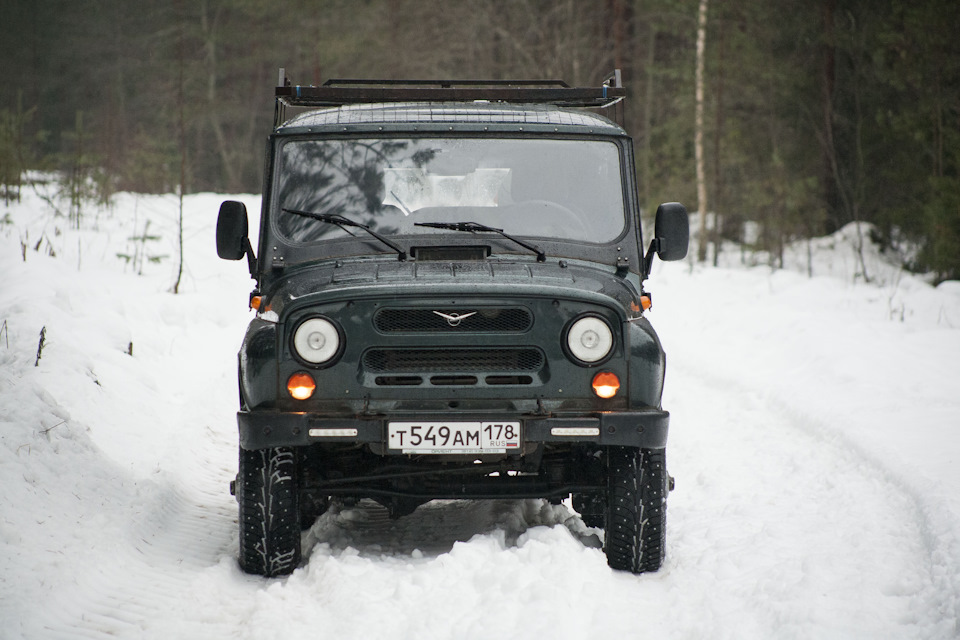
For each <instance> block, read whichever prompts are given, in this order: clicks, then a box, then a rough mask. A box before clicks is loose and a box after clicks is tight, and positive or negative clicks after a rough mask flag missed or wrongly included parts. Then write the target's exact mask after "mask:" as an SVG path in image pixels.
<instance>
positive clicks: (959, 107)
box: [0, 0, 960, 281]
mask: <svg viewBox="0 0 960 640" xmlns="http://www.w3.org/2000/svg"><path fill="white" fill-rule="evenodd" d="M702 5H705V6H702ZM701 8H705V9H706V13H705V18H706V21H705V23H703V24H704V26H705V31H704V36H705V40H704V42H705V48H704V57H703V60H704V66H703V75H702V78H703V86H704V92H703V100H702V103H701V104H702V110H701V113H702V115H703V119H702V122H703V127H702V130H703V149H704V153H703V162H702V166H703V168H704V171H702V172H701V173H702V178H703V181H704V183H705V186H706V193H707V194H709V195H708V203H709V204H708V206H707V210H708V211H709V212H710V215H709V216H708V217H707V218H708V220H709V221H710V222H711V225H710V228H711V231H710V238H709V239H710V240H711V242H712V247H711V250H710V252H709V253H707V254H705V255H704V256H702V257H705V258H706V259H710V257H711V256H716V253H717V251H718V250H719V249H720V247H722V246H723V244H722V241H723V240H730V241H735V242H738V243H740V246H741V247H744V249H745V252H744V254H743V255H745V256H746V255H752V256H757V255H762V256H764V258H763V259H764V260H766V261H768V262H770V263H771V264H773V265H774V266H776V265H778V264H780V263H782V259H783V249H784V247H785V245H786V244H788V243H790V242H793V241H796V240H799V239H804V238H812V237H816V236H821V235H824V234H828V233H831V232H833V231H835V230H837V229H839V228H841V227H843V226H844V225H846V224H848V223H850V222H864V223H870V224H869V226H866V225H865V226H864V228H865V229H866V230H867V231H865V232H864V233H870V234H871V235H872V239H873V240H874V241H875V242H878V243H880V244H881V245H882V246H883V247H884V248H885V249H887V250H889V251H890V252H891V253H894V254H895V255H897V256H898V258H899V259H900V260H901V261H902V263H903V264H904V265H905V266H906V267H907V268H910V269H914V270H918V271H923V272H927V273H932V274H934V279H935V280H936V281H940V280H944V279H956V278H960V38H958V37H957V36H956V34H957V31H958V29H960V3H958V2H956V0H708V1H705V0H461V1H453V0H435V1H428V0H320V1H317V0H314V1H312V2H311V1H308V0H291V1H288V2H283V3H277V2H267V1H264V0H137V1H135V2H130V1H129V0H39V1H31V2H27V1H25V0H0V77H2V82H0V190H2V196H3V198H4V199H7V200H10V199H15V198H18V197H19V193H20V192H21V190H22V189H27V188H30V184H29V180H27V177H28V176H30V175H35V174H32V173H30V172H31V171H44V172H50V171H59V172H60V173H61V178H60V182H61V184H62V185H63V187H62V188H63V189H64V195H63V201H64V202H67V203H68V206H67V207H66V208H67V209H68V210H67V211H65V212H63V215H69V216H70V217H71V219H72V220H75V221H76V222H77V224H79V221H80V218H81V217H82V215H83V205H84V202H90V201H91V200H107V199H109V197H110V195H111V194H112V193H114V192H116V191H120V190H124V191H134V192H143V193H170V192H179V193H191V192H199V191H216V192H221V193H241V192H247V193H257V192H259V190H260V188H261V180H262V176H261V172H262V168H263V151H264V141H265V138H266V135H267V134H268V133H269V131H270V127H271V124H272V118H273V88H274V86H275V85H276V81H277V73H278V68H280V67H284V68H286V70H287V75H288V77H290V78H292V79H293V81H294V83H296V84H315V83H320V82H323V81H325V80H327V79H329V78H393V79H397V78H450V79H469V78H494V79H529V78H562V79H564V80H566V81H568V82H569V83H570V84H572V85H576V86H584V85H588V86H596V85H599V83H600V82H601V81H602V79H603V78H604V76H605V75H606V74H608V73H609V72H610V71H611V70H612V69H614V68H620V69H622V72H623V79H624V84H625V86H626V88H627V92H628V97H627V99H626V101H625V102H624V103H623V107H622V114H621V115H622V120H623V123H624V124H625V126H626V128H627V130H628V131H629V132H630V133H631V135H633V137H634V140H635V145H636V154H637V173H638V184H639V190H640V199H641V202H642V203H643V206H644V213H645V215H650V214H651V213H652V211H653V209H654V208H655V206H656V204H657V203H658V202H661V201H672V200H679V201H681V202H684V203H686V204H687V205H688V208H690V209H691V210H692V211H695V210H696V209H697V207H698V202H699V201H698V190H697V163H696V161H695V155H696V154H695V144H694V139H695V114H696V112H697V111H698V109H697V100H696V92H695V81H696V78H697V73H696V66H697V65H696V62H697V55H696V49H697V36H698V25H699V24H700V23H699V22H698V20H699V16H700V10H701ZM211 215H212V214H211ZM0 222H2V221H0ZM862 275H863V277H864V278H869V274H868V273H866V271H864V273H863V274H862Z"/></svg>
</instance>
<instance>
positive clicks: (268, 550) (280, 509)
mask: <svg viewBox="0 0 960 640" xmlns="http://www.w3.org/2000/svg"><path fill="white" fill-rule="evenodd" d="M239 467H240V468H239V471H240V472H239V474H238V475H237V501H238V502H239V503H240V517H239V521H240V554H239V561H240V567H241V568H242V569H243V570H244V571H245V572H247V573H252V574H257V575H262V576H267V577H275V576H281V575H286V574H289V573H292V572H293V570H294V569H296V568H297V565H299V564H300V509H299V505H298V501H299V490H298V486H297V485H298V481H297V474H298V469H297V467H298V465H297V454H296V451H294V450H293V449H292V448H290V447H277V448H272V449H261V450H255V451H247V450H245V449H242V448H241V449H240V465H239Z"/></svg>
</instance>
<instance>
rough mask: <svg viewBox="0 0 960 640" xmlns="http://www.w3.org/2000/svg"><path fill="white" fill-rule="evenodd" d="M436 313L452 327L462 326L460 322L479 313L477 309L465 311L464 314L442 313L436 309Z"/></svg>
mask: <svg viewBox="0 0 960 640" xmlns="http://www.w3.org/2000/svg"><path fill="white" fill-rule="evenodd" d="M434 313H435V314H437V315H438V316H440V317H441V318H443V319H444V320H446V321H447V324H448V325H450V326H451V327H457V326H460V322H461V321H463V320H466V319H467V318H469V317H470V316H475V315H477V312H476V311H471V312H470V313H464V314H463V315H461V314H459V313H442V312H440V311H434Z"/></svg>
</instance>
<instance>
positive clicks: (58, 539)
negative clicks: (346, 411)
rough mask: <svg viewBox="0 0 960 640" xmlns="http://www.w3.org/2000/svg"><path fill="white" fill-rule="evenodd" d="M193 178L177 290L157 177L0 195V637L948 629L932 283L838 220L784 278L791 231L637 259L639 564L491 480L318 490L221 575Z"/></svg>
mask: <svg viewBox="0 0 960 640" xmlns="http://www.w3.org/2000/svg"><path fill="white" fill-rule="evenodd" d="M222 199H223V196H217V195H211V194H207V195H196V196H191V197H188V198H187V199H186V201H185V204H186V209H185V217H186V226H187V232H186V236H185V241H186V264H187V270H186V273H185V275H184V279H183V284H182V286H181V293H180V294H179V295H173V294H171V293H169V292H168V290H169V288H170V286H171V285H172V283H173V281H174V279H175V273H176V260H175V258H176V255H177V247H176V243H175V234H174V229H175V223H176V216H177V201H176V198H174V197H172V196H166V197H147V196H134V195H128V194H121V195H120V196H118V197H117V198H116V199H115V203H114V206H113V207H112V208H111V209H107V210H100V211H94V210H90V211H88V212H87V213H86V216H85V218H84V220H83V223H82V225H81V226H82V229H81V230H79V231H77V230H71V229H69V225H68V224H67V221H66V219H64V218H62V217H55V216H54V215H53V214H52V211H51V209H50V207H49V206H48V205H47V204H46V203H44V202H43V201H42V200H40V199H39V198H38V197H36V195H34V194H32V193H28V194H25V200H24V202H23V203H22V204H18V205H11V206H10V207H9V208H8V209H6V210H5V211H4V210H3V209H2V208H0V274H2V280H0V485H2V486H3V488H4V491H3V492H2V494H0V637H2V638H30V639H33V638H104V637H121V638H165V639H166V638H257V639H259V638H283V639H285V640H287V639H290V638H307V637H309V638H316V637H321V638H326V637H354V638H533V637H542V638H551V639H553V638H616V637H627V638H647V637H650V638H654V637H656V638H661V637H666V638H707V637H709V638H955V637H958V636H960V625H958V612H960V433H958V430H960V364H958V363H960V284H958V283H946V284H944V285H941V286H940V287H938V288H936V289H934V288H932V287H930V286H929V285H927V284H925V283H923V282H922V281H920V280H918V279H916V278H913V277H911V276H909V275H906V274H904V273H901V272H899V271H897V270H896V269H893V268H891V267H889V266H886V265H885V264H884V263H883V261H882V260H880V259H879V258H878V257H877V256H876V255H875V254H874V253H873V252H870V251H868V256H867V257H868V259H869V261H870V262H869V263H868V275H870V276H871V277H872V278H874V282H873V283H871V284H865V283H863V282H862V279H860V278H855V277H854V274H855V272H856V269H857V267H856V263H855V261H854V260H853V253H852V250H851V248H850V242H849V237H850V230H849V229H848V230H845V233H846V235H844V234H838V235H837V236H835V237H832V238H827V239H823V240H822V241H818V242H817V243H814V245H812V246H811V250H812V255H813V266H814V277H813V278H808V277H807V276H806V275H805V273H804V272H805V270H806V251H807V246H806V245H803V246H802V247H799V248H798V249H797V254H796V256H797V258H796V260H795V261H794V263H795V264H797V265H798V267H797V270H796V271H779V272H771V271H770V270H769V269H767V268H763V267H754V268H740V267H736V266H733V265H732V264H731V265H728V267H727V268H718V269H713V268H707V269H703V268H699V267H698V268H696V269H691V267H690V265H689V264H679V265H676V264H673V265H663V264H658V265H657V267H656V269H655V273H654V276H653V278H652V279H651V281H650V283H649V288H650V289H651V290H652V291H653V293H654V302H655V304H654V309H653V311H652V314H651V319H652V321H653V322H654V324H655V325H656V326H657V328H658V330H659V331H660V333H661V338H662V340H663V342H664V344H665V347H666V348H667V351H668V377H667V391H666V394H665V397H664V406H665V408H667V409H669V410H670V411H671V412H672V415H673V418H672V422H671V426H672V430H671V440H670V447H669V449H668V453H669V463H670V472H671V474H672V475H674V476H675V477H676V479H677V488H676V491H674V492H673V493H672V494H671V497H670V503H669V526H668V534H667V535H668V538H667V540H668V548H667V561H666V564H665V566H664V568H663V569H662V570H661V571H660V572H659V573H657V574H653V575H644V576H639V577H638V576H633V575H628V574H623V573H615V572H613V571H611V570H610V569H609V568H608V567H607V566H606V563H605V559H604V556H603V554H602V551H601V550H600V549H599V546H600V541H599V540H600V538H599V536H600V535H602V534H601V532H599V531H597V530H593V529H587V528H586V527H585V526H584V525H583V523H582V522H581V521H580V519H579V518H578V517H577V516H576V514H575V513H574V512H572V511H571V510H569V509H568V508H567V507H564V506H559V507H551V506H550V505H548V504H544V503H542V502H540V501H497V502H481V503H459V502H453V503H439V504H438V503H434V504H431V505H428V506H425V507H423V508H421V509H419V510H418V511H417V512H415V513H414V514H413V515H411V516H409V517H407V518H404V519H401V520H399V521H396V522H393V521H390V520H389V519H387V518H386V517H385V515H384V514H383V513H382V512H381V511H380V510H378V509H376V508H372V507H365V506H361V507H360V508H356V509H350V510H345V511H342V512H340V513H331V514H327V515H325V516H324V517H322V518H321V519H320V520H319V521H318V522H317V524H316V525H315V526H314V527H313V529H312V530H311V531H309V532H308V533H307V534H305V535H306V538H305V547H304V548H305V555H306V558H305V560H304V564H303V566H302V567H301V568H300V569H298V570H297V571H296V572H295V573H294V574H293V575H292V576H290V577H289V578H286V579H280V580H265V579H261V578H256V577H250V576H246V575H244V574H243V573H241V572H240V570H239V569H238V568H237V565H236V562H235V560H234V557H235V554H236V551H237V543H236V539H235V538H236V503H235V502H234V500H233V498H232V497H231V496H230V495H229V493H228V490H227V484H228V482H229V481H230V479H232V477H233V475H234V474H235V472H236V426H235V420H234V412H235V410H236V407H235V403H236V378H235V376H236V372H235V366H236V351H237V348H238V345H239V341H240V338H241V336H242V333H243V328H244V326H245V324H246V322H247V321H248V320H249V315H248V312H247V311H246V301H247V294H248V292H249V289H250V285H251V281H249V280H248V279H247V277H246V271H245V264H242V263H228V262H223V261H220V260H218V259H217V258H216V255H215V249H214V242H213V228H214V224H215V218H216V211H217V208H218V206H219V202H220V201H221V200H222ZM243 199H244V200H245V201H246V202H247V206H248V209H249V210H250V211H251V212H256V211H257V210H258V208H259V206H258V199H257V198H255V197H249V196H247V197H243ZM148 220H149V221H150V226H149V228H148V232H147V233H146V234H145V233H144V225H145V224H146V221H148ZM153 234H156V235H158V236H160V239H159V240H148V241H145V242H143V243H141V246H139V247H138V244H137V243H136V242H133V241H131V240H129V238H131V237H133V236H138V235H141V236H142V235H153ZM118 253H123V254H127V255H133V254H135V253H137V254H138V256H137V257H138V258H148V257H149V256H161V255H166V257H164V258H160V259H159V260H158V261H156V262H151V261H150V260H149V259H144V260H142V262H143V265H142V271H143V273H142V274H141V275H138V273H137V272H138V271H139V270H140V265H139V264H137V265H134V264H132V262H133V261H131V262H126V261H125V259H123V258H119V257H118V256H117V254H118ZM52 254H55V255H52ZM737 258H738V256H736V255H734V254H730V255H727V256H725V259H727V260H729V261H730V262H731V263H737V262H738V260H737ZM788 258H789V256H788ZM136 262H138V263H139V262H141V261H140V260H136ZM44 327H45V334H44V335H45V339H44V347H43V350H42V354H41V358H40V360H39V361H38V362H37V360H36V357H37V349H38V344H39V341H40V332H41V328H44ZM35 364H36V365H37V366H35Z"/></svg>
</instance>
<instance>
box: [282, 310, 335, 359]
mask: <svg viewBox="0 0 960 640" xmlns="http://www.w3.org/2000/svg"><path fill="white" fill-rule="evenodd" d="M293 347H294V349H296V350H297V355H299V356H300V357H301V358H303V359H304V360H305V361H307V362H309V363H311V364H323V363H324V362H327V361H328V360H330V359H331V358H333V357H334V356H335V355H337V351H339V350H340V332H339V331H337V328H336V327H335V326H334V324H333V323H332V322H330V321H329V320H327V319H326V318H310V319H309V320H306V321H305V322H303V323H301V324H300V326H299V327H297V332H296V333H294V334H293Z"/></svg>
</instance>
